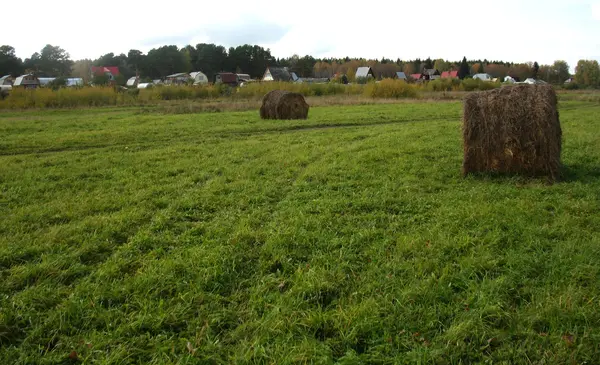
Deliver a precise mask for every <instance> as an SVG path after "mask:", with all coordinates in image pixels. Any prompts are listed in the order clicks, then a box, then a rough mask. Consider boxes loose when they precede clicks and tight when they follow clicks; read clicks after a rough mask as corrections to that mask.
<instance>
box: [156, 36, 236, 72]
mask: <svg viewBox="0 0 600 365" xmlns="http://www.w3.org/2000/svg"><path fill="white" fill-rule="evenodd" d="M148 56H150V53H148ZM194 61H195V62H194ZM192 67H193V69H194V70H195V71H202V72H204V73H205V74H206V76H207V77H208V79H209V80H212V81H214V80H215V75H216V74H217V73H218V72H221V71H225V70H226V69H227V50H226V49H225V47H223V46H217V45H215V44H212V43H210V44H207V43H200V44H197V45H196V52H195V57H193V58H192Z"/></svg>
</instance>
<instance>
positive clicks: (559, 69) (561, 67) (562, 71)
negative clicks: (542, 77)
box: [552, 60, 571, 84]
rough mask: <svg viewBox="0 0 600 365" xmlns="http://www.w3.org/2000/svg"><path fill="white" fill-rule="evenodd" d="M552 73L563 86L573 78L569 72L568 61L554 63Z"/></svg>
mask: <svg viewBox="0 0 600 365" xmlns="http://www.w3.org/2000/svg"><path fill="white" fill-rule="evenodd" d="M552 71H553V73H554V75H555V77H556V83H558V84H562V83H564V82H565V81H567V80H568V79H569V77H571V73H570V72H569V64H568V63H567V62H566V61H562V60H558V61H554V64H553V65H552Z"/></svg>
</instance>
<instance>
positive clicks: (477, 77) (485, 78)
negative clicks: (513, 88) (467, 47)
mask: <svg viewBox="0 0 600 365" xmlns="http://www.w3.org/2000/svg"><path fill="white" fill-rule="evenodd" d="M473 79H475V80H481V81H492V76H490V75H489V74H484V73H481V74H475V75H473Z"/></svg>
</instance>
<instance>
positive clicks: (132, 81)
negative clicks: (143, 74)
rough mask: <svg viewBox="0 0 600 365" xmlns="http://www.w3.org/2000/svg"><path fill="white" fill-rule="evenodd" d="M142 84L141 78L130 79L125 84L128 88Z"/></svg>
mask: <svg viewBox="0 0 600 365" xmlns="http://www.w3.org/2000/svg"><path fill="white" fill-rule="evenodd" d="M139 83H140V78H139V77H138V76H133V77H130V78H129V80H127V83H126V84H125V85H126V86H127V87H137V86H138V84H139Z"/></svg>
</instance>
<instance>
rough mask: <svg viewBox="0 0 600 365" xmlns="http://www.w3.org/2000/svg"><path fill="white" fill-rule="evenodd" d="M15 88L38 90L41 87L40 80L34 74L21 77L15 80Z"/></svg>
mask: <svg viewBox="0 0 600 365" xmlns="http://www.w3.org/2000/svg"><path fill="white" fill-rule="evenodd" d="M13 87H23V88H25V89H36V88H38V87H40V80H39V79H38V78H37V77H36V76H35V75H34V74H27V75H22V76H19V77H17V78H16V79H15V83H14V84H13Z"/></svg>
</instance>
